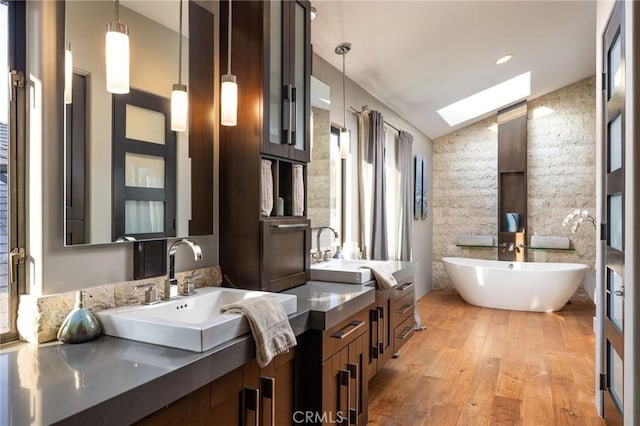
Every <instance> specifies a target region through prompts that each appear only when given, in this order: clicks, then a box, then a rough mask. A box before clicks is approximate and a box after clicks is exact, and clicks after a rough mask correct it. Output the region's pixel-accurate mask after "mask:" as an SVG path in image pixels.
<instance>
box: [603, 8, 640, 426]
mask: <svg viewBox="0 0 640 426" xmlns="http://www.w3.org/2000/svg"><path fill="white" fill-rule="evenodd" d="M619 2H621V3H624V6H625V9H626V10H625V16H624V25H625V27H626V28H625V44H626V47H625V57H626V59H627V61H626V96H625V100H624V104H625V108H626V115H627V117H626V118H627V119H626V122H625V124H624V129H623V131H624V135H625V147H624V149H625V153H626V158H625V168H626V173H625V177H624V181H625V183H624V185H625V187H626V188H627V189H626V193H625V197H626V201H625V206H624V209H625V210H624V214H625V217H626V218H627V221H626V223H625V226H626V229H625V231H624V241H625V256H626V257H627V259H628V261H627V262H626V263H625V266H624V276H625V282H626V286H625V301H624V307H623V310H624V318H625V330H624V337H623V339H624V359H625V365H624V368H625V372H624V396H623V405H624V407H625V410H624V419H623V420H624V424H625V425H626V424H630V425H631V424H636V423H637V422H638V421H640V406H637V404H634V402H635V401H634V395H635V394H636V392H638V391H640V387H639V386H638V385H637V384H640V368H639V363H640V360H638V359H637V358H638V356H640V341H638V339H637V338H636V337H635V336H636V334H637V333H638V331H637V328H638V325H636V324H639V323H638V321H640V309H637V308H636V306H640V305H639V303H640V291H638V290H637V282H638V277H640V269H638V268H635V267H634V262H633V261H630V260H631V259H637V258H638V256H639V253H640V226H638V224H634V223H633V222H634V221H633V220H632V219H633V218H636V217H638V215H640V142H637V141H638V140H639V136H640V135H639V134H638V133H637V132H638V131H637V130H636V128H635V127H636V126H634V123H636V122H640V121H639V120H640V86H639V83H640V67H639V66H638V64H639V63H638V62H637V61H636V62H635V63H634V60H633V58H638V57H640V37H639V35H640V32H639V31H637V30H635V31H634V28H640V27H639V25H640V4H638V3H637V2H624V1H621V0H618V1H615V2H611V3H604V2H603V3H602V4H598V5H597V35H596V39H597V46H598V48H597V73H596V76H597V77H600V76H601V72H602V71H603V66H602V65H603V64H602V51H603V41H602V37H603V34H604V29H605V27H606V25H607V24H608V21H609V19H610V17H611V15H612V13H613V8H614V6H615V5H616V4H617V3H619ZM596 81H597V87H598V89H599V90H598V94H597V96H598V98H599V101H598V102H597V104H596V105H597V106H596V108H597V111H596V117H597V118H596V128H597V129H598V130H597V135H596V137H597V138H598V142H597V155H598V159H597V167H596V173H597V179H596V182H597V185H598V188H597V196H596V198H597V209H598V213H597V214H598V222H602V221H603V211H602V208H603V206H604V202H603V197H604V196H605V195H604V193H605V191H604V190H605V187H604V177H605V176H604V175H603V173H602V162H603V161H604V158H603V156H602V153H603V144H604V137H603V135H604V131H605V130H606V128H603V125H602V123H603V121H604V119H603V115H604V107H606V104H605V100H604V97H602V96H601V89H602V88H603V86H602V79H601V78H597V79H596ZM634 145H635V146H636V149H634ZM634 164H636V166H635V167H634ZM604 244H605V243H604V242H602V241H598V244H597V245H596V247H597V258H596V268H597V271H598V273H597V280H598V281H597V291H596V297H597V299H596V301H597V305H596V325H595V329H596V368H595V377H596V381H595V386H596V397H595V405H596V408H597V410H598V413H599V414H600V415H602V413H603V411H602V410H603V403H604V393H603V391H602V390H601V389H600V387H599V378H600V373H601V372H602V371H605V368H606V365H605V362H606V358H605V356H604V350H605V345H606V340H605V337H604V336H605V318H604V316H605V303H603V301H605V300H606V299H605V297H606V293H605V284H606V282H605V281H604V278H605V276H604V272H605V271H604V269H605V268H604V264H603V261H602V259H603V256H604V250H605V245H604ZM632 283H636V284H635V286H634V285H632Z"/></svg>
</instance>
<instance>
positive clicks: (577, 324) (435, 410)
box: [369, 291, 604, 426]
mask: <svg viewBox="0 0 640 426" xmlns="http://www.w3.org/2000/svg"><path fill="white" fill-rule="evenodd" d="M418 308H419V310H420V314H421V315H422V320H423V322H424V324H425V325H426V327H427V330H425V331H422V332H418V333H415V334H414V336H413V338H412V339H411V340H410V341H409V342H408V343H407V344H406V345H405V347H404V348H403V351H402V352H401V354H400V357H399V358H397V359H393V360H391V361H390V362H388V363H387V364H386V366H385V368H384V369H383V370H382V371H381V372H379V373H378V375H377V376H376V377H375V378H374V379H372V380H371V382H370V384H369V424H370V425H377V424H380V425H402V426H408V425H443V426H448V425H464V426H467V425H488V424H490V425H520V424H521V425H535V426H542V425H554V426H555V425H558V426H564V425H580V426H584V425H604V421H602V420H601V419H600V418H599V417H598V416H597V414H596V411H595V407H594V393H595V391H594V356H595V355H594V351H595V349H594V348H595V337H594V334H593V331H592V318H593V315H594V306H593V304H591V303H588V302H587V303H585V302H574V303H573V304H571V305H567V306H565V307H564V308H563V309H562V311H560V312H555V313H548V314H547V313H535V312H517V311H504V310H499V309H489V308H479V307H476V306H471V305H467V304H466V303H465V302H463V301H462V299H460V297H459V296H458V295H457V294H456V293H449V292H440V291H433V292H431V293H429V294H428V295H427V296H425V297H424V298H422V299H421V300H420V301H419V302H418Z"/></svg>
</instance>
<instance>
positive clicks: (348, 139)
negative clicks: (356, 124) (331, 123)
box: [340, 127, 351, 160]
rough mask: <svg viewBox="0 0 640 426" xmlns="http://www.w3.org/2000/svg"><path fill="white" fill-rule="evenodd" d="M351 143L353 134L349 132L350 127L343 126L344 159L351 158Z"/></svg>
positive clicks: (341, 156) (342, 145)
mask: <svg viewBox="0 0 640 426" xmlns="http://www.w3.org/2000/svg"><path fill="white" fill-rule="evenodd" d="M350 145H351V135H350V134H349V129H347V128H344V127H343V128H342V129H340V158H342V159H343V160H344V159H346V158H349V151H350Z"/></svg>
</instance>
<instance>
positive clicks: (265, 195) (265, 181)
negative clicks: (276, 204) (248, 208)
mask: <svg viewBox="0 0 640 426" xmlns="http://www.w3.org/2000/svg"><path fill="white" fill-rule="evenodd" d="M260 180H261V182H260V183H261V184H262V200H261V203H260V214H261V215H262V216H270V215H271V211H272V210H273V175H272V173H271V161H270V160H262V176H261V179H260Z"/></svg>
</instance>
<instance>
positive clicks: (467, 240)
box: [456, 235, 493, 247]
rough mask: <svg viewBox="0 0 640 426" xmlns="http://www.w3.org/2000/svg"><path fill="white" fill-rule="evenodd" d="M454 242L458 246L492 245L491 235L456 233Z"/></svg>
mask: <svg viewBox="0 0 640 426" xmlns="http://www.w3.org/2000/svg"><path fill="white" fill-rule="evenodd" d="M456 244H457V245H459V246H481V247H491V246H492V245H493V236H492V235H458V236H457V237H456Z"/></svg>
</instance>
